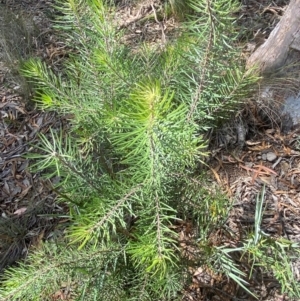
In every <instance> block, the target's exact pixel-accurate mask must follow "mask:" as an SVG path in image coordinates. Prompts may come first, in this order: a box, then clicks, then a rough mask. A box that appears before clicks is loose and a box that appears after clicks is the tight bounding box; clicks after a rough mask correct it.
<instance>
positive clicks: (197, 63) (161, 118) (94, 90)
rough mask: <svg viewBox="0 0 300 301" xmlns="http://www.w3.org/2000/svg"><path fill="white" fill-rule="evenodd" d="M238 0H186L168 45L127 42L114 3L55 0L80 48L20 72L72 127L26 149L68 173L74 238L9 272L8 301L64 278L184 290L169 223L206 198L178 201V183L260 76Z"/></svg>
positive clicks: (86, 288)
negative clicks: (244, 61) (246, 67)
mask: <svg viewBox="0 0 300 301" xmlns="http://www.w3.org/2000/svg"><path fill="white" fill-rule="evenodd" d="M172 3H173V2H172ZM174 3H175V2H174ZM176 3H177V4H178V3H179V4H180V1H176ZM229 3H231V4H229ZM232 4H233V2H228V1H224V0H212V1H188V2H186V5H189V10H188V11H189V16H185V21H183V22H182V23H181V25H180V26H179V28H178V34H177V36H178V38H177V39H175V40H173V41H169V42H168V43H167V44H166V45H164V47H162V50H158V49H155V48H154V47H152V48H151V47H150V46H148V45H144V46H143V47H140V49H139V50H138V51H132V49H131V48H130V45H126V44H124V43H123V42H122V35H123V32H122V31H121V30H120V29H119V28H117V24H116V22H115V19H114V12H113V11H114V8H113V5H111V4H110V5H108V4H107V1H101V0H88V1H79V0H68V1H57V4H56V6H57V9H58V10H59V11H60V12H61V14H60V17H59V18H58V20H57V23H56V26H57V28H58V29H59V30H60V31H62V32H64V37H65V38H66V43H67V44H69V45H70V47H72V49H73V50H74V53H73V54H70V55H69V58H68V60H66V62H65V65H64V68H63V70H62V73H61V74H55V73H54V72H52V71H51V70H49V67H48V66H46V65H45V64H44V63H42V62H40V61H36V60H30V61H28V62H27V63H26V64H25V65H24V67H23V74H24V75H25V76H26V77H27V78H29V79H30V80H31V81H32V82H33V83H34V85H35V87H36V90H35V91H36V92H35V98H36V102H37V104H38V105H39V106H40V107H41V108H43V109H46V110H56V111H57V112H58V113H60V114H68V116H71V120H70V131H69V132H68V133H66V132H65V131H64V129H62V130H61V132H60V133H56V132H55V131H54V130H53V131H52V132H51V135H50V138H49V136H47V137H48V138H47V137H45V136H42V137H41V140H40V141H41V143H40V145H39V146H38V147H37V150H38V152H37V154H29V155H28V156H29V157H30V156H31V157H32V158H34V159H37V160H38V161H36V162H37V163H36V166H35V167H37V168H38V169H39V170H40V171H43V173H44V174H45V176H46V177H47V176H48V178H50V179H51V177H53V176H54V175H59V176H60V177H61V182H60V184H59V187H56V188H54V189H56V191H57V193H58V194H59V196H60V197H61V198H62V199H63V200H64V201H65V202H67V203H68V204H69V208H70V226H69V227H68V228H67V229H66V236H65V237H64V239H65V240H66V241H67V243H68V246H63V243H64V242H65V241H63V242H62V243H59V242H57V243H56V244H57V247H54V246H53V244H54V243H48V244H47V245H45V246H44V247H43V248H42V249H41V250H39V251H37V252H35V253H33V254H31V255H30V257H29V258H28V261H27V262H28V264H29V265H30V269H28V270H25V264H20V266H19V267H16V268H13V269H10V270H8V271H7V273H6V275H5V276H4V280H3V282H2V283H3V289H2V291H1V294H2V295H3V296H4V297H3V300H19V299H22V300H46V297H45V296H48V297H49V296H51V293H54V292H55V289H59V286H60V285H62V283H64V282H66V281H70V286H71V287H73V286H74V287H75V289H74V290H75V292H76V298H77V300H90V299H91V300H92V299H93V300H136V299H137V296H139V300H141V301H142V300H171V299H172V300H175V298H178V292H179V291H180V288H181V287H182V285H183V284H184V279H185V278H186V273H185V269H184V268H182V266H181V259H180V250H179V248H178V245H177V234H176V232H175V231H174V230H173V229H174V227H172V225H174V223H175V222H176V221H177V220H178V219H179V218H180V217H182V216H184V215H187V214H188V213H189V212H191V211H193V212H194V213H193V214H195V215H196V214H197V212H198V211H197V210H199V212H201V210H202V209H203V208H204V207H205V206H203V205H202V203H201V202H202V201H203V199H202V196H201V195H199V193H197V192H196V191H193V193H191V194H190V195H189V196H188V197H187V203H186V205H185V206H183V205H182V204H181V200H182V196H181V195H180V193H179V191H184V189H185V188H184V187H186V186H188V185H190V183H192V182H193V180H194V179H192V177H193V174H194V173H195V172H196V171H197V169H198V167H199V163H200V162H201V160H203V158H204V157H205V155H206V141H204V139H203V134H204V133H205V130H206V129H208V128H211V127H213V126H215V125H216V124H217V123H218V122H219V120H220V119H222V118H225V117H228V111H230V110H231V109H233V108H234V107H236V105H237V104H238V103H239V102H241V101H242V97H243V95H245V94H246V93H247V92H249V89H250V88H249V87H250V86H251V84H253V83H254V82H255V81H256V78H255V77H252V76H250V75H249V74H248V75H247V74H245V73H244V72H243V70H242V69H241V67H240V62H239V58H238V55H239V54H238V51H235V50H234V36H235V33H234V27H233V25H232V22H233V19H232V17H231V16H230V13H231V11H232V8H234V7H235V6H233V5H232ZM172 5H173V4H172ZM228 30H232V32H231V33H230V36H229V35H226V33H225V31H226V32H227V31H228ZM197 204H198V205H199V206H198V207H197ZM197 208H198V209H197ZM199 208H202V209H199ZM221 211H222V209H218V212H221ZM225 211H226V210H225ZM201 213H202V215H201V216H203V215H204V214H203V212H201ZM216 216H218V215H216ZM216 216H214V221H216V222H218V218H217V217H216ZM220 218H221V217H220ZM213 224H214V223H213V222H209V223H207V224H206V225H203V227H204V228H205V227H206V228H207V227H209V226H208V225H210V226H211V227H213V226H214V225H213ZM199 226H200V227H201V225H199ZM207 231H208V230H207V229H205V231H202V232H203V233H207ZM48 245H49V248H52V249H51V252H50V253H51V254H49V252H48V251H47V250H48V249H47V248H48ZM75 247H77V249H76V248H75ZM109 250H111V252H110V253H109ZM107 252H108V253H109V254H108V253H107ZM38 263H40V264H39V265H40V266H42V268H40V267H39V266H38ZM82 275H87V278H86V279H85V280H83V279H82V277H83V276H82ZM235 275H239V273H237V274H235ZM39 278H42V279H41V280H39ZM32 279H35V280H36V282H37V283H38V284H34V283H33V282H32ZM240 283H242V281H240ZM114 285H115V286H116V290H115V291H116V296H115V297H114V298H113V299H111V298H112V297H111V296H110V295H109V294H108V293H107V292H108V291H109V287H112V286H114ZM77 288H78V290H77ZM119 288H120V294H119ZM121 290H124V292H122V293H121ZM9 298H11V299H9ZM41 298H42V299H41ZM49 298H50V297H49ZM1 300H2V299H1Z"/></svg>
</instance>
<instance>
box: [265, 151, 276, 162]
mask: <svg viewBox="0 0 300 301" xmlns="http://www.w3.org/2000/svg"><path fill="white" fill-rule="evenodd" d="M266 159H267V160H268V161H269V162H273V161H274V160H276V159H277V156H276V155H275V154H274V153H273V152H269V153H267V155H266Z"/></svg>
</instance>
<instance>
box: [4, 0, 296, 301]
mask: <svg viewBox="0 0 300 301" xmlns="http://www.w3.org/2000/svg"><path fill="white" fill-rule="evenodd" d="M288 2H289V1H283V0H277V1H269V0H263V1H255V0H243V1H242V6H241V9H240V11H239V13H238V14H237V16H238V22H239V26H241V29H243V30H241V35H240V41H241V43H243V42H244V41H247V43H245V45H246V46H245V48H244V53H245V56H248V55H249V54H250V53H251V52H252V51H254V50H255V49H256V48H257V47H258V46H259V45H260V43H262V42H263V41H264V39H266V38H267V37H268V35H269V33H270V32H271V31H272V29H273V28H274V27H275V25H276V24H277V22H278V20H280V17H281V15H282V14H283V13H284V10H285V6H286V5H287V4H288ZM127 3H129V5H130V6H128V5H127ZM51 4H52V1H38V0H26V1H25V0H24V1H13V0H11V1H9V0H7V1H2V2H0V10H1V8H4V7H5V8H7V9H8V10H10V11H12V12H13V13H15V14H21V15H24V16H25V17H27V18H28V17H29V16H31V18H33V20H34V23H35V24H36V26H37V27H38V29H39V30H38V32H39V33H38V34H37V35H35V34H33V36H32V42H33V49H34V50H33V51H34V54H35V55H36V56H38V57H40V58H42V59H43V60H45V61H46V62H47V63H48V64H50V65H52V66H54V68H55V65H59V63H60V61H61V60H62V59H63V58H64V55H65V54H66V49H65V47H64V44H63V42H60V41H58V39H57V38H56V37H55V32H54V31H53V30H52V29H51V22H50V21H49V16H50V15H51V13H53V10H52V8H51ZM1 5H2V6H1ZM158 8H159V1H152V2H151V1H146V2H145V1H144V2H143V1H140V2H136V1H132V3H131V1H129V2H128V1H121V3H120V9H119V11H118V16H119V20H118V22H119V24H120V28H123V29H124V28H125V29H126V30H127V35H126V36H125V38H126V43H128V44H132V45H134V44H136V43H137V42H140V41H145V42H148V43H150V44H159V45H160V47H161V46H163V45H164V43H166V40H167V39H168V38H169V37H172V35H173V34H174V29H175V28H176V21H175V20H171V19H168V20H164V19H160V18H158V17H157V15H156V11H157V10H158ZM0 16H1V15H0ZM149 16H152V17H149ZM0 34H1V33H0ZM0 46H1V44H0ZM133 48H134V47H133ZM0 49H1V48H0ZM0 58H1V56H0ZM15 78H16V77H14V70H13V69H12V68H11V67H10V66H8V65H7V64H6V65H5V64H4V59H3V58H2V59H1V60H0V213H1V217H0V271H1V270H2V269H3V268H5V267H6V266H8V265H10V264H12V263H13V262H15V260H18V259H20V258H22V257H25V256H26V254H27V252H28V250H29V248H30V246H38V245H39V243H40V242H41V241H43V240H47V239H51V237H53V236H55V235H56V231H59V229H60V226H61V224H63V222H64V221H63V220H60V219H59V218H58V217H57V216H58V215H59V214H61V215H63V213H64V212H65V210H66V208H64V206H63V204H58V203H57V202H56V198H57V196H56V194H55V193H54V192H53V191H52V190H51V185H49V183H47V181H45V180H42V179H41V177H40V175H39V174H38V173H35V172H34V171H31V169H30V167H31V165H32V163H34V161H30V160H28V159H27V158H26V154H27V153H28V152H29V151H30V150H31V149H32V147H33V145H37V144H38V143H39V136H38V135H39V134H43V135H46V136H47V135H48V133H49V130H50V129H53V128H55V129H59V128H64V127H65V126H66V122H65V121H64V120H62V119H61V118H58V117H57V115H56V114H55V113H45V112H41V111H39V110H36V109H34V108H33V106H32V104H31V103H30V98H31V94H30V89H27V88H26V89H25V90H24V89H22V88H23V87H21V84H20V82H19V80H16V79H15ZM24 91H25V92H24ZM256 108H257V107H256V104H255V103H254V104H253V106H252V109H251V110H252V111H251V112H252V115H255V114H256ZM246 123H247V122H246ZM298 137H299V130H297V129H294V130H292V131H289V132H288V133H286V134H282V132H281V130H280V127H277V126H275V125H273V126H258V127H257V130H256V132H255V134H253V132H252V134H251V135H248V137H247V139H246V141H245V146H244V148H243V149H242V150H241V151H239V152H237V153H236V152H234V151H232V152H230V151H227V150H226V149H224V148H223V147H221V146H220V147H218V146H216V145H214V147H213V148H212V156H211V158H210V164H211V165H210V166H211V174H212V177H213V178H214V179H215V180H216V181H217V182H218V183H219V184H220V185H221V186H222V187H223V188H224V190H225V191H226V192H227V194H228V195H229V196H231V197H232V199H233V200H234V203H233V209H232V210H231V213H230V217H229V221H228V225H229V226H230V228H231V229H232V231H235V232H236V233H239V232H240V229H241V228H245V227H249V226H251V225H252V226H253V223H254V212H255V205H256V197H257V195H258V194H259V193H260V192H261V190H262V187H263V185H265V187H266V197H265V212H264V216H263V220H262V226H261V228H262V229H263V231H264V232H265V233H267V234H269V235H271V236H272V237H285V238H287V239H289V240H291V241H294V242H300V140H299V139H298ZM190 231H192V230H191V228H190V227H189V226H188V222H186V225H184V226H182V230H181V232H182V235H183V236H184V235H185V236H187V237H188V236H189V235H190V234H189V233H188V232H190ZM215 236H216V237H218V236H222V233H221V232H219V233H215ZM215 239H216V238H215ZM221 239H222V238H221ZM293 269H294V274H295V277H296V278H297V279H298V280H300V261H299V260H295V262H294V266H293ZM190 275H191V277H192V283H191V285H190V286H188V287H187V288H186V289H185V291H184V297H183V300H190V301H196V300H199V301H200V300H203V301H206V300H207V301H209V300H214V301H217V300H222V301H227V300H228V301H229V300H251V298H250V297H249V296H245V295H243V293H242V292H241V290H239V289H238V288H237V286H236V285H234V284H232V283H231V282H230V281H227V280H226V279H224V278H222V277H221V278H220V277H218V276H217V275H215V274H213V273H212V272H211V271H210V270H209V269H208V268H206V267H202V266H199V267H196V268H195V267H194V268H193V269H191V270H190ZM252 288H253V289H254V291H256V292H257V293H258V295H259V296H260V297H259V300H269V301H271V300H273V301H283V300H285V301H287V300H291V299H288V298H287V297H286V296H285V294H281V293H280V288H279V287H278V283H277V282H276V281H274V279H273V278H272V279H260V280H259V281H258V282H257V283H253V284H252ZM65 300H67V299H65Z"/></svg>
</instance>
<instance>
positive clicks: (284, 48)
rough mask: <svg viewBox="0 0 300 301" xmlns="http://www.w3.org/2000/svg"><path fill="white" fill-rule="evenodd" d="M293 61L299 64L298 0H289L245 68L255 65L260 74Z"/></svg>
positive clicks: (267, 72)
mask: <svg viewBox="0 0 300 301" xmlns="http://www.w3.org/2000/svg"><path fill="white" fill-rule="evenodd" d="M295 63H299V64H300V0H291V2H290V4H289V5H288V7H287V9H286V11H285V13H284V15H283V17H282V18H281V20H280V21H279V23H278V24H277V26H276V27H275V28H274V30H273V31H272V32H271V34H270V36H269V38H268V39H267V40H266V41H265V42H264V43H263V44H262V45H261V46H259V47H258V48H257V49H256V50H255V51H254V52H253V54H252V55H251V56H250V57H249V59H248V61H247V68H251V67H252V66H257V67H258V69H259V71H260V74H270V73H273V72H275V71H278V70H279V69H282V68H283V67H287V66H288V65H289V66H290V65H291V64H295ZM298 68H299V67H298ZM284 69H285V68H284Z"/></svg>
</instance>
